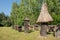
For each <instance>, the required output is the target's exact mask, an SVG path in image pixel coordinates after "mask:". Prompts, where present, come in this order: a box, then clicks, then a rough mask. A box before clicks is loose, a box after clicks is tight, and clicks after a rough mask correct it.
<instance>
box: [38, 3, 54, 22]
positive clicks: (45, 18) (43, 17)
mask: <svg viewBox="0 0 60 40" xmlns="http://www.w3.org/2000/svg"><path fill="white" fill-rule="evenodd" d="M50 21H53V19H52V17H51V15H50V14H49V12H48V8H47V4H46V3H43V5H42V8H41V12H40V15H39V17H38V20H37V23H40V22H50Z"/></svg>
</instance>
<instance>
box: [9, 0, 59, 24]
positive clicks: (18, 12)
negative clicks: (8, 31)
mask: <svg viewBox="0 0 60 40" xmlns="http://www.w3.org/2000/svg"><path fill="white" fill-rule="evenodd" d="M43 1H44V0H21V3H20V4H19V5H18V4H17V3H16V2H14V3H13V5H12V11H11V16H10V17H11V21H12V24H14V25H22V24H23V22H24V18H25V17H28V18H29V19H30V23H31V24H35V23H36V20H37V18H38V16H39V13H40V10H41V5H42V3H43ZM45 2H46V3H47V5H48V10H49V13H50V14H51V16H52V17H53V19H54V21H53V22H52V23H51V24H58V23H60V6H59V5H60V1H59V0H45Z"/></svg>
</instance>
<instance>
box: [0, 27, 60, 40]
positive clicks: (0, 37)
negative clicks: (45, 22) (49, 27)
mask: <svg viewBox="0 0 60 40" xmlns="http://www.w3.org/2000/svg"><path fill="white" fill-rule="evenodd" d="M0 40H60V38H55V37H53V35H48V36H47V37H41V36H40V34H39V31H35V32H32V33H24V32H18V31H16V30H14V29H12V28H11V27H0Z"/></svg>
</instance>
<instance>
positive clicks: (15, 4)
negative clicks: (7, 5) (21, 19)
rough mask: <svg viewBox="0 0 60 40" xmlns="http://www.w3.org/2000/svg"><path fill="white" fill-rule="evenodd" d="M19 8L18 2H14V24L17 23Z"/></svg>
mask: <svg viewBox="0 0 60 40" xmlns="http://www.w3.org/2000/svg"><path fill="white" fill-rule="evenodd" d="M18 8H19V6H18V4H17V3H16V2H14V3H13V5H12V11H11V21H12V24H15V25H17V16H18V15H17V14H18Z"/></svg>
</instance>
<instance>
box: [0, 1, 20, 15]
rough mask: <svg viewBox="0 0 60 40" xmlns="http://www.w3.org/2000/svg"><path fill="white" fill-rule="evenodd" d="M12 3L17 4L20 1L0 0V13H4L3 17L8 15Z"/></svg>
mask: <svg viewBox="0 0 60 40" xmlns="http://www.w3.org/2000/svg"><path fill="white" fill-rule="evenodd" d="M13 2H17V3H18V4H19V3H20V0H0V12H4V13H5V15H10V12H11V9H12V3H13Z"/></svg>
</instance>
